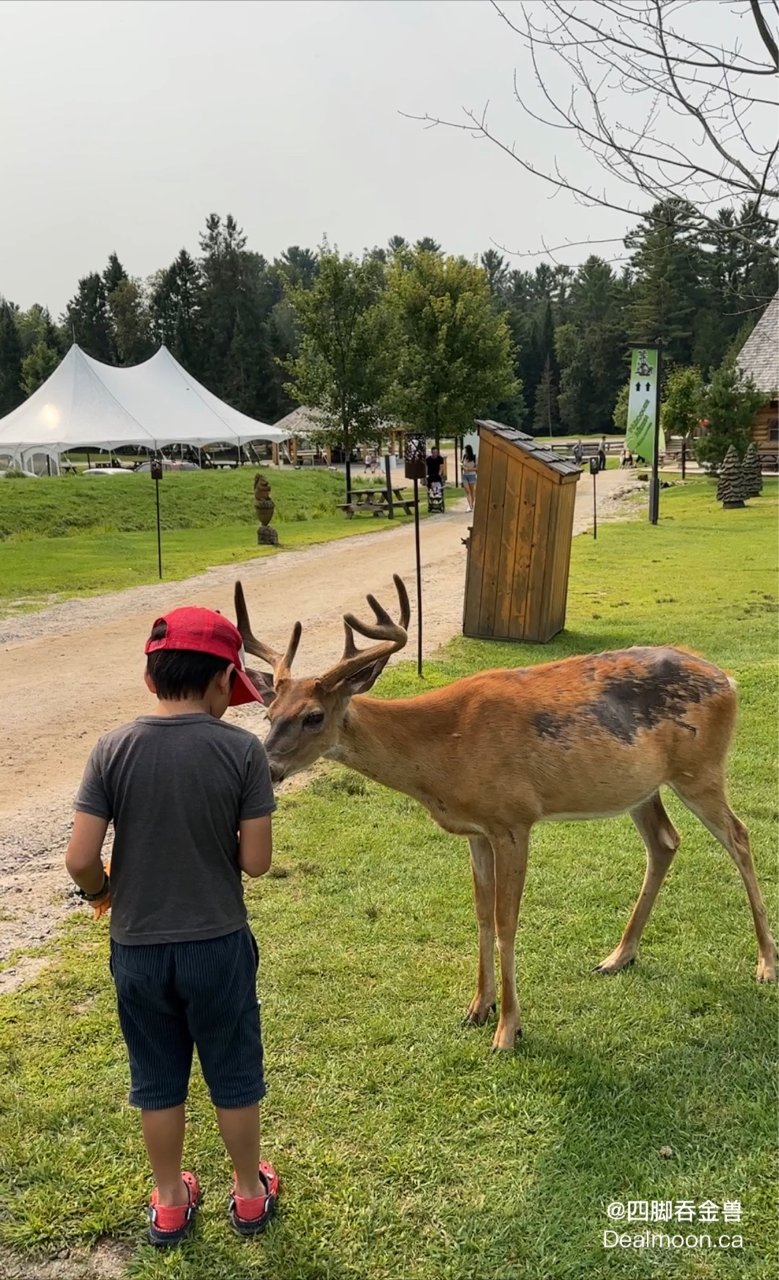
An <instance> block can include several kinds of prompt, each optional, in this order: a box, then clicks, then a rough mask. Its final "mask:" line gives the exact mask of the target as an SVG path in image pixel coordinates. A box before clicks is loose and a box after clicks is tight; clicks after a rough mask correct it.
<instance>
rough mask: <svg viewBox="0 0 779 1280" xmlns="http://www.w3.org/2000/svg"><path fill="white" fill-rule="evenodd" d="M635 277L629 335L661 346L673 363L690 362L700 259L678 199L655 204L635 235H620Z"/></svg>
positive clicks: (682, 206) (683, 209)
mask: <svg viewBox="0 0 779 1280" xmlns="http://www.w3.org/2000/svg"><path fill="white" fill-rule="evenodd" d="M625 245H626V246H627V248H628V249H632V250H633V255H632V257H631V265H632V267H633V271H634V273H635V284H634V290H633V300H632V305H631V308H630V337H631V339H633V340H634V341H636V342H651V343H654V342H662V344H663V351H664V353H665V356H666V358H667V359H668V360H669V361H671V362H672V363H673V364H683V365H687V364H691V363H692V355H693V347H694V342H695V322H696V314H697V311H698V307H699V303H700V300H701V286H700V279H701V271H702V267H703V255H702V252H701V249H700V245H699V241H698V239H697V236H696V235H695V234H694V233H692V232H690V231H689V229H688V225H687V217H686V213H685V205H684V202H683V201H681V200H667V201H665V202H664V203H663V204H656V205H655V206H654V208H653V209H652V211H651V213H649V214H648V215H647V216H646V217H645V218H644V219H643V221H642V224H641V226H639V227H638V229H637V230H636V231H631V232H630V233H629V234H628V235H627V236H626V237H625Z"/></svg>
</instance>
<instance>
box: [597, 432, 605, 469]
mask: <svg viewBox="0 0 779 1280" xmlns="http://www.w3.org/2000/svg"><path fill="white" fill-rule="evenodd" d="M598 467H599V470H601V471H605V470H606V437H605V436H601V438H600V444H599V445H598Z"/></svg>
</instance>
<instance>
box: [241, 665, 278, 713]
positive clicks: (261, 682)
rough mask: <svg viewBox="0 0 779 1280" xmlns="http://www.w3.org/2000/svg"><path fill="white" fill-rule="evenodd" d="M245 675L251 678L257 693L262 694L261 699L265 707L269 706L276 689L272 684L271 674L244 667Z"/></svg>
mask: <svg viewBox="0 0 779 1280" xmlns="http://www.w3.org/2000/svg"><path fill="white" fill-rule="evenodd" d="M244 670H245V672H246V675H247V676H248V677H249V679H250V680H251V682H252V684H253V685H254V687H255V689H256V690H257V691H258V693H261V694H262V700H263V702H264V703H265V706H266V707H269V706H270V704H271V703H272V702H273V700H274V698H275V697H276V690H275V688H274V685H273V676H271V675H268V673H267V671H254V670H253V669H252V668H251V667H245V668H244Z"/></svg>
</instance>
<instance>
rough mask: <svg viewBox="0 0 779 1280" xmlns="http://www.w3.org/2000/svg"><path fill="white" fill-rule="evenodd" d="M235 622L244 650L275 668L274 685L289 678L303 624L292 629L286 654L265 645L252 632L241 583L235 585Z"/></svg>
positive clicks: (297, 623)
mask: <svg viewBox="0 0 779 1280" xmlns="http://www.w3.org/2000/svg"><path fill="white" fill-rule="evenodd" d="M235 620H236V625H237V627H238V630H239V631H240V633H241V639H242V640H243V647H244V649H245V650H246V652H247V653H251V654H253V655H254V657H255V658H260V659H261V660H262V661H263V662H267V664H268V666H269V667H272V668H273V680H274V683H275V684H278V683H279V681H280V680H284V679H285V678H286V677H288V676H289V675H290V672H291V669H292V663H293V662H294V660H295V654H296V653H297V651H298V645H299V644H300V637H301V635H302V632H303V628H302V626H301V624H300V623H299V622H296V623H295V625H294V627H293V628H292V635H291V636H290V638H289V644H288V645H287V649H286V652H285V653H283V654H282V653H278V652H277V651H276V650H275V649H271V648H270V646H269V645H267V644H263V642H262V641H261V640H258V639H257V637H256V636H255V635H254V634H253V632H252V628H251V623H250V622H249V610H248V609H247V608H246V599H245V597H244V594H243V587H242V586H241V584H240V582H236V584H235Z"/></svg>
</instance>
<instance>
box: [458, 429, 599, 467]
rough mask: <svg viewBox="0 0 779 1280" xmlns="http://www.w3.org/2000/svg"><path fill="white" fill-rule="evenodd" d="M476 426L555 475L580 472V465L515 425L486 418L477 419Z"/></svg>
mask: <svg viewBox="0 0 779 1280" xmlns="http://www.w3.org/2000/svg"><path fill="white" fill-rule="evenodd" d="M476 426H477V427H478V428H479V430H480V431H481V432H484V431H488V432H491V434H492V435H495V436H498V437H500V439H501V440H505V441H507V443H508V444H511V445H513V446H514V447H515V448H516V449H518V450H519V451H520V452H521V453H524V454H526V455H527V456H528V457H529V458H532V459H533V460H534V461H535V462H539V463H541V464H542V465H543V466H545V467H548V468H549V470H550V471H553V472H554V473H555V475H558V476H578V475H579V474H580V473H581V467H579V466H578V465H577V463H575V462H569V461H568V459H567V458H561V457H560V456H559V454H557V453H555V452H554V450H553V449H549V448H547V446H546V445H543V444H539V443H538V442H537V441H536V440H535V439H534V437H533V436H528V435H525V433H524V431H517V429H516V428H515V427H506V426H504V424H503V423H502V422H491V421H489V420H486V419H477V421H476Z"/></svg>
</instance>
